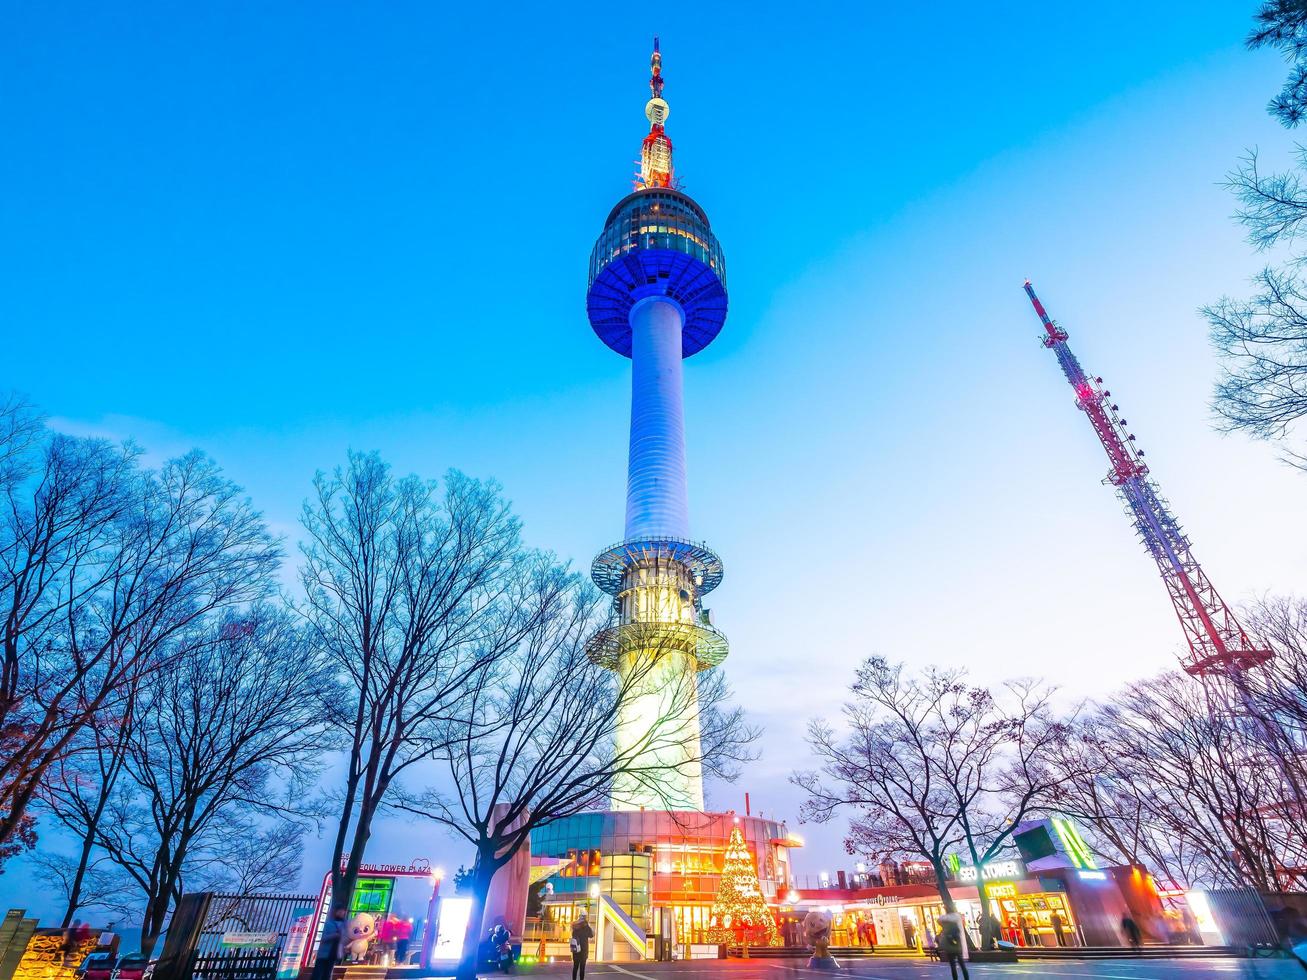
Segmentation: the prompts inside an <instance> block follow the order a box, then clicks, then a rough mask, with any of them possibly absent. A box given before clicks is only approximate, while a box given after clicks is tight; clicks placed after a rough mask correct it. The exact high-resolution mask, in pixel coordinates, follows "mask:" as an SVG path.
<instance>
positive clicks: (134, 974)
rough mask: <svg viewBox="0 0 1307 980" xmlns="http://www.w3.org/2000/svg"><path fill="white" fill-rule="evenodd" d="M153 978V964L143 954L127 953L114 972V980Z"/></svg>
mask: <svg viewBox="0 0 1307 980" xmlns="http://www.w3.org/2000/svg"><path fill="white" fill-rule="evenodd" d="M153 976H154V964H153V963H151V962H150V958H149V957H148V956H146V955H145V954H144V953H128V954H127V955H126V956H124V957H123V958H122V959H120V960H119V961H118V969H117V970H116V971H114V980H150V978H151V977H153Z"/></svg>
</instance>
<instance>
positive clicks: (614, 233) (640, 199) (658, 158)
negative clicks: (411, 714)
mask: <svg viewBox="0 0 1307 980" xmlns="http://www.w3.org/2000/svg"><path fill="white" fill-rule="evenodd" d="M652 67H653V78H652V81H651V88H652V89H653V98H652V99H650V100H649V103H648V106H647V107H646V110H645V114H646V116H647V117H648V119H649V123H650V132H649V135H648V136H647V137H646V138H645V141H644V145H643V147H642V153H641V174H640V178H641V179H640V186H639V189H637V190H636V191H635V193H633V194H629V195H627V196H626V197H625V198H623V199H622V200H621V201H619V202H618V204H617V206H616V207H615V208H613V210H612V212H611V213H610V214H609V215H608V221H607V222H606V223H605V225H604V230H603V232H602V233H601V234H600V236H599V240H598V242H596V243H595V247H594V252H593V253H592V254H591V256H590V289H589V293H588V295H587V298H586V310H587V312H588V313H589V315H590V325H591V326H592V327H593V328H594V331H595V333H596V334H598V335H599V338H600V339H601V340H602V341H603V342H604V343H605V344H607V345H608V346H609V347H611V348H612V349H613V350H614V351H616V352H617V353H619V354H622V355H625V356H627V357H629V358H630V359H631V445H630V458H629V462H628V465H627V477H626V534H625V537H624V538H623V540H622V541H621V542H620V543H619V544H616V545H613V546H612V547H611V548H609V549H608V550H606V551H604V552H602V553H601V554H600V555H599V556H598V557H597V558H595V560H594V565H593V566H592V575H593V577H594V581H595V584H596V585H598V586H599V588H601V589H603V590H604V591H605V592H607V593H609V594H610V595H612V596H614V597H615V598H616V600H617V603H616V608H617V611H618V616H617V619H618V621H617V623H616V624H615V625H613V626H610V627H609V628H607V629H605V630H602V631H601V632H600V633H599V634H598V635H597V636H595V637H594V639H593V640H592V641H591V644H590V656H591V657H592V658H593V659H595V660H597V661H598V662H600V663H602V664H604V665H606V666H609V667H611V668H612V669H614V670H617V671H619V672H620V671H627V672H628V673H629V672H634V671H638V672H639V675H640V676H639V679H638V681H637V682H636V683H635V684H634V685H633V687H634V688H635V690H637V691H638V692H639V694H638V696H637V697H634V698H630V699H628V701H627V702H626V704H625V705H624V709H623V712H622V714H621V716H620V717H619V718H618V728H617V736H616V743H617V744H616V748H617V751H618V753H619V757H620V756H621V755H622V754H625V753H631V754H632V755H633V756H634V764H633V765H632V766H630V767H624V768H629V769H630V770H631V772H633V773H635V772H645V773H648V772H656V773H658V776H657V783H658V785H656V786H654V785H648V784H646V783H645V782H641V781H640V780H638V779H637V778H635V777H634V776H627V777H625V778H622V777H619V778H618V780H617V782H616V785H615V786H614V787H613V809H615V810H638V809H672V810H702V809H703V778H702V774H701V772H700V768H699V765H698V758H699V721H698V717H697V715H698V706H697V702H696V701H695V699H694V698H692V697H687V696H686V691H687V687H688V686H689V685H692V684H693V683H694V674H695V672H696V671H699V670H703V669H705V668H708V667H715V666H717V665H718V664H720V663H721V662H722V661H723V660H724V659H725V657H726V638H725V637H724V636H722V634H721V633H719V632H718V631H717V630H716V629H714V628H713V627H712V626H711V625H710V623H709V621H708V614H707V612H706V611H705V610H704V608H703V597H704V596H705V595H706V594H707V593H708V592H710V591H711V590H712V589H713V588H714V587H715V586H716V585H717V584H718V583H719V582H720V581H721V578H722V563H721V560H720V559H719V558H718V557H717V555H716V554H714V553H713V552H712V550H711V549H709V548H708V547H707V546H706V545H704V544H701V543H698V542H694V541H692V540H691V539H690V516H689V509H690V508H689V489H688V486H687V482H686V472H685V414H684V411H683V408H682V398H681V391H682V369H681V362H682V360H683V359H684V358H687V357H690V356H692V355H693V354H696V353H698V352H699V351H701V350H703V349H704V348H705V347H707V346H708V345H709V344H710V343H712V341H713V338H714V337H716V336H717V334H718V332H719V331H720V330H721V329H722V324H723V323H724V322H725V320H726V267H725V264H724V262H723V259H722V251H721V246H719V245H718V244H717V239H716V238H715V237H714V236H713V233H712V230H711V229H710V228H709V226H708V216H707V215H706V214H704V211H703V208H701V207H699V205H698V204H696V203H695V202H694V201H693V200H691V199H690V197H689V196H688V195H686V194H683V193H681V192H680V191H678V190H675V189H674V187H673V181H672V143H671V140H670V139H669V138H668V136H667V133H666V131H665V130H664V128H663V122H664V121H665V120H666V118H667V116H668V113H669V110H668V106H667V103H666V102H664V101H663V99H662V57H661V55H660V54H659V53H658V49H657V42H656V41H655V48H654V56H653V65H652ZM678 715H679V716H680V717H676V718H675V722H674V723H672V724H668V723H667V722H668V720H669V716H671V717H674V716H678ZM651 723H652V724H654V725H660V727H662V728H664V729H665V730H667V731H672V730H675V731H676V732H677V738H669V737H662V738H657V739H655V740H654V742H655V744H652V745H648V746H647V747H646V746H642V745H641V742H640V740H641V739H646V738H647V733H648V732H649V730H650V727H651ZM646 753H647V754H648V755H650V756H653V757H654V758H650V759H649V760H648V762H649V764H646V763H645V762H644V758H645V754H646ZM678 756H679V758H678Z"/></svg>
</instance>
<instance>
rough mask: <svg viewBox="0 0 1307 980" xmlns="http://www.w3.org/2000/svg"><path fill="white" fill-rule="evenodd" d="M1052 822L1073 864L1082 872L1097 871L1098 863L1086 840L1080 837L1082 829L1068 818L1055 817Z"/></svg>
mask: <svg viewBox="0 0 1307 980" xmlns="http://www.w3.org/2000/svg"><path fill="white" fill-rule="evenodd" d="M1051 822H1052V824H1053V829H1054V830H1055V831H1057V836H1058V839H1059V840H1060V841H1061V842H1062V849H1063V850H1064V851H1066V854H1067V857H1069V858H1070V859H1071V863H1072V864H1074V865H1075V866H1076V867H1077V868H1079V869H1080V870H1081V871H1094V870H1097V868H1098V862H1097V861H1095V860H1094V855H1093V853H1092V852H1091V851H1090V850H1089V845H1088V844H1087V843H1085V839H1084V838H1083V837H1081V836H1080V829H1079V828H1078V827H1076V825H1075V824H1073V823H1072V822H1071V821H1070V820H1069V819H1068V818H1066V817H1053V819H1052V821H1051Z"/></svg>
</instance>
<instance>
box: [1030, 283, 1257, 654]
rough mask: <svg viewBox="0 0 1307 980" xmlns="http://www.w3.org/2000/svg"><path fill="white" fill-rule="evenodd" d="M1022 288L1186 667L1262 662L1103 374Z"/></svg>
mask: <svg viewBox="0 0 1307 980" xmlns="http://www.w3.org/2000/svg"><path fill="white" fill-rule="evenodd" d="M1025 288H1026V295H1028V296H1029V297H1030V302H1031V303H1032V304H1033V305H1034V307H1035V312H1036V313H1037V314H1039V320H1040V322H1041V323H1043V325H1044V330H1045V332H1046V334H1047V336H1045V337H1044V338H1043V343H1044V346H1045V347H1047V348H1049V349H1050V350H1052V351H1053V353H1054V354H1056V355H1057V361H1058V364H1059V365H1061V367H1062V373H1063V374H1065V375H1066V379H1067V381H1069V382H1070V383H1071V387H1072V388H1073V389H1075V393H1076V407H1078V408H1079V409H1080V410H1081V411H1082V412H1084V413H1085V417H1086V418H1088V419H1089V423H1090V425H1092V426H1093V427H1094V433H1095V435H1097V436H1098V441H1099V442H1101V443H1102V444H1103V449H1104V450H1105V451H1106V452H1107V458H1108V459H1109V460H1110V461H1111V464H1112V468H1111V470H1110V471H1109V472H1108V474H1107V477H1106V479H1105V480H1104V482H1105V483H1109V484H1111V485H1112V486H1114V487H1116V491H1117V493H1118V494H1119V495H1120V496H1121V499H1122V500H1123V501H1125V503H1126V506H1127V507H1129V508H1130V513H1131V516H1132V517H1133V518H1134V524H1135V530H1136V531H1137V532H1138V534H1139V537H1140V538H1141V539H1142V540H1143V542H1144V547H1146V548H1147V549H1148V552H1149V554H1151V555H1152V556H1153V560H1154V561H1156V562H1157V568H1158V571H1159V572H1161V574H1162V582H1163V583H1164V584H1165V585H1166V591H1167V593H1168V594H1169V595H1170V597H1171V604H1172V606H1174V607H1175V614H1176V616H1177V617H1178V618H1179V620H1180V628H1181V629H1182V630H1183V632H1184V638H1185V642H1186V643H1187V644H1188V646H1189V656H1188V657H1187V658H1186V660H1185V664H1184V669H1185V670H1186V671H1188V672H1189V673H1190V674H1193V675H1195V676H1199V677H1202V676H1207V675H1221V676H1231V675H1234V674H1237V673H1238V672H1239V671H1242V670H1246V669H1248V668H1249V667H1253V666H1255V665H1257V664H1260V663H1265V662H1266V661H1267V660H1269V659H1271V656H1272V654H1271V651H1270V650H1269V649H1266V648H1265V647H1264V646H1262V645H1259V644H1258V643H1257V642H1256V641H1254V640H1253V639H1252V638H1251V637H1249V636H1248V634H1247V633H1246V632H1245V631H1244V628H1243V627H1242V626H1241V625H1240V624H1239V621H1238V620H1237V619H1236V618H1235V615H1234V612H1233V611H1232V610H1231V609H1230V607H1229V606H1228V605H1226V602H1225V600H1224V599H1222V598H1221V596H1220V594H1219V593H1218V592H1217V591H1216V586H1214V585H1213V584H1212V582H1211V580H1210V579H1209V578H1208V577H1207V574H1206V573H1205V572H1204V571H1203V569H1202V566H1201V565H1199V564H1198V559H1196V558H1195V557H1194V556H1193V553H1192V551H1190V546H1189V538H1188V537H1187V536H1186V535H1185V533H1184V532H1183V531H1182V530H1181V528H1180V523H1179V522H1178V521H1177V520H1176V519H1175V516H1174V515H1173V514H1172V513H1171V511H1170V508H1169V507H1168V506H1167V503H1166V501H1165V499H1164V498H1163V497H1162V495H1161V491H1160V490H1159V488H1158V486H1157V484H1156V483H1154V482H1153V480H1152V479H1151V478H1150V477H1149V475H1148V465H1147V464H1146V463H1145V462H1144V452H1143V450H1142V449H1139V448H1137V447H1136V446H1135V437H1134V436H1133V435H1132V434H1131V433H1130V432H1129V430H1128V429H1127V428H1126V420H1125V419H1123V418H1121V416H1120V415H1119V414H1117V406H1116V405H1115V404H1113V403H1112V400H1111V397H1112V393H1111V392H1110V391H1106V390H1104V389H1103V379H1102V378H1097V377H1094V378H1091V377H1089V376H1088V375H1087V374H1085V371H1084V369H1083V368H1081V366H1080V362H1079V361H1077V360H1076V357H1075V355H1074V354H1072V353H1071V348H1070V347H1068V346H1067V342H1066V341H1067V332H1066V331H1065V330H1063V329H1062V328H1061V327H1059V326H1058V325H1057V323H1056V322H1055V321H1053V320H1051V319H1050V318H1049V316H1048V313H1047V312H1046V311H1045V310H1044V304H1042V303H1041V302H1040V301H1039V297H1038V296H1036V295H1035V290H1034V287H1033V286H1031V284H1030V280H1029V279H1027V280H1026V284H1025Z"/></svg>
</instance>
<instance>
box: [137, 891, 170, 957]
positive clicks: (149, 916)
mask: <svg viewBox="0 0 1307 980" xmlns="http://www.w3.org/2000/svg"><path fill="white" fill-rule="evenodd" d="M168 904H169V903H168V894H167V891H166V890H165V891H164V892H163V894H161V895H157V896H151V897H150V899H149V901H147V902H146V903H145V914H144V915H142V916H141V952H142V953H144V954H145V955H146V956H149V955H151V954H152V953H153V952H154V944H155V943H157V942H158V941H159V934H160V933H162V932H163V923H164V920H165V919H166V918H167V917H168Z"/></svg>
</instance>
